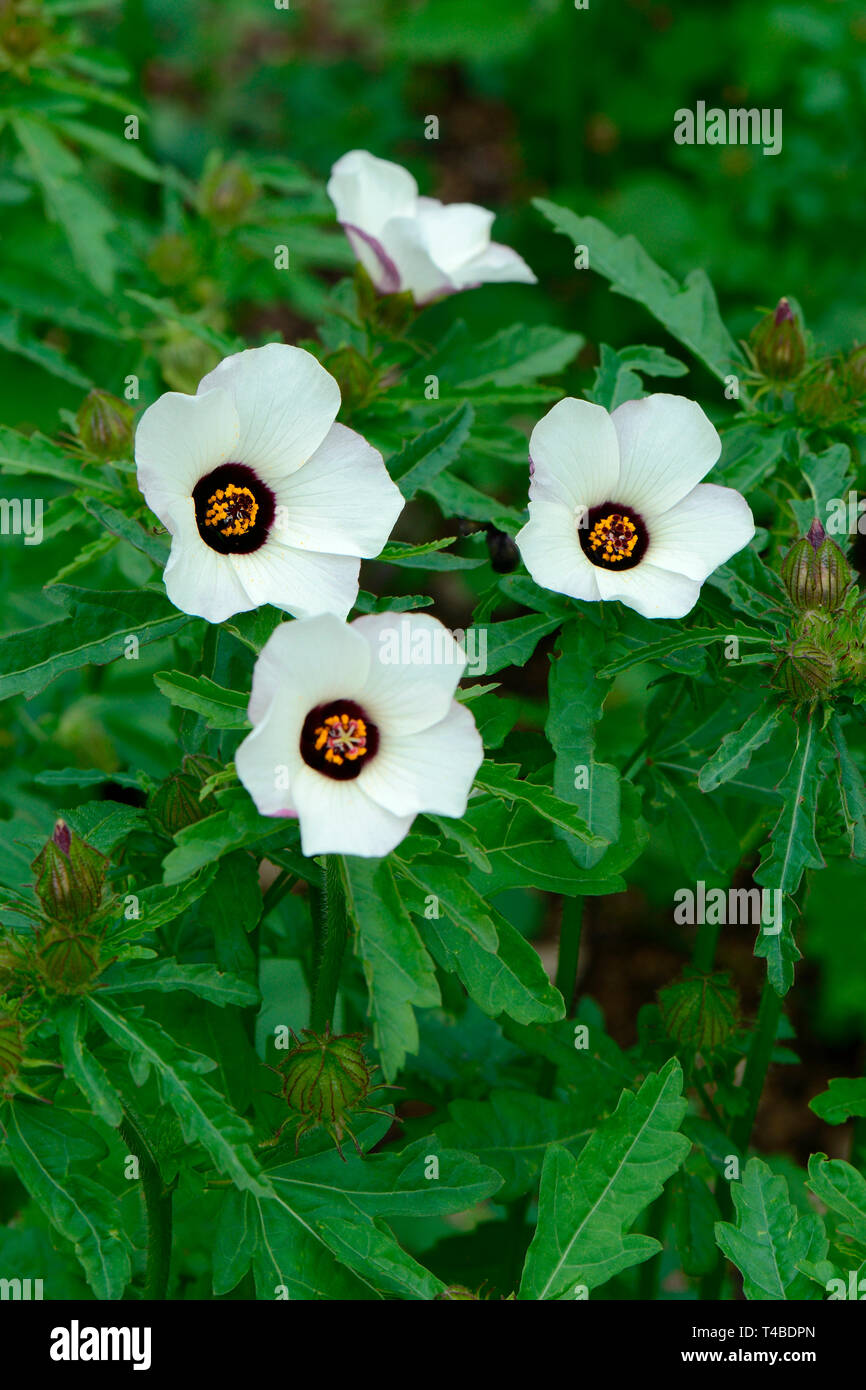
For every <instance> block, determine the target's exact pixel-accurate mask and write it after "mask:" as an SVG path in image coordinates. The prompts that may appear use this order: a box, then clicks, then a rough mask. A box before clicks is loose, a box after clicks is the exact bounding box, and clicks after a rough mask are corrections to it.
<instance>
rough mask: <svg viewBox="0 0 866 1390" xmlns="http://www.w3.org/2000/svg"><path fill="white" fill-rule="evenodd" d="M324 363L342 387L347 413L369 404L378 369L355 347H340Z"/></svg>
mask: <svg viewBox="0 0 866 1390" xmlns="http://www.w3.org/2000/svg"><path fill="white" fill-rule="evenodd" d="M324 365H325V366H326V367H327V369H328V371H329V372H330V373H331V376H333V377H334V378H335V380H336V382H337V385H338V386H339V388H340V397H341V399H342V408H343V410H344V411H345V412H346V413H347V414H351V412H352V411H353V410H357V409H359V408H360V407H361V406H363V405H366V404H367V402H368V401H369V399H370V397H371V396H372V395H373V393H374V391H375V386H376V369H375V367H373V366H372V365H371V364H370V363H369V362H367V361H365V359H364V358H363V357H362V356H361V354H360V353H359V352H357V351H356V350H355V348H353V347H343V348H339V349H338V350H337V352H334V353H331V354H330V356H329V357H328V358H327V359H326V361H325V364H324Z"/></svg>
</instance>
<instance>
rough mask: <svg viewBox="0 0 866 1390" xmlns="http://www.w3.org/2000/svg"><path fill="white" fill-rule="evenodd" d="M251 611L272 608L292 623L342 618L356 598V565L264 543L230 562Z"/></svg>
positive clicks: (352, 561)
mask: <svg viewBox="0 0 866 1390" xmlns="http://www.w3.org/2000/svg"><path fill="white" fill-rule="evenodd" d="M229 559H230V561H231V564H232V566H233V568H234V571H235V574H236V575H237V578H238V580H239V581H240V583H241V584H242V585H243V588H244V591H245V593H246V594H247V595H248V597H249V599H250V604H249V606H250V607H259V606H260V605H261V604H264V603H272V604H273V605H274V607H275V608H282V609H283V610H284V612H286V613H291V614H292V616H293V617H295V618H313V617H315V616H316V614H318V613H336V614H337V616H338V617H340V618H345V617H346V616H347V614H348V613H349V610H350V609H351V608H352V605H353V604H354V602H355V599H356V598H357V597H358V574H359V572H360V569H361V562H360V560H357V559H355V558H354V557H353V556H351V555H319V554H317V553H316V552H311V551H306V550H296V549H295V548H294V547H293V546H288V545H282V544H281V542H280V541H279V540H277V539H276V538H273V539H268V540H267V541H265V544H264V545H263V546H261V548H260V549H259V550H254V551H252V552H251V553H250V554H249V555H231V556H229Z"/></svg>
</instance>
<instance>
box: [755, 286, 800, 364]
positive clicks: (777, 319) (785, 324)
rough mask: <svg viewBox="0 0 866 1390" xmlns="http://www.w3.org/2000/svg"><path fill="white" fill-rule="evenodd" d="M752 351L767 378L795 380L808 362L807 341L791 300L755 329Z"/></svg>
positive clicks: (781, 302) (767, 316)
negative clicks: (792, 307) (790, 302)
mask: <svg viewBox="0 0 866 1390" xmlns="http://www.w3.org/2000/svg"><path fill="white" fill-rule="evenodd" d="M751 342H752V351H753V352H754V354H755V361H756V362H757V364H758V369H759V370H760V372H761V373H762V375H763V376H765V377H767V378H768V380H770V381H792V380H793V378H794V377H796V376H799V375H800V373H801V371H802V370H803V367H804V366H805V363H806V340H805V338H804V337H803V333H802V330H801V328H800V325H799V324H798V323H797V320H796V318H795V316H794V312H793V310H792V309H791V306H790V304H789V303H788V301H787V299H780V300H779V303H778V304H777V305H776V308H775V309H774V310H773V312H772V313H770V314H767V315H766V317H765V318H763V319H761V322H760V323H759V324H758V325H757V326H756V327H755V328H754V329H753V330H752V338H751Z"/></svg>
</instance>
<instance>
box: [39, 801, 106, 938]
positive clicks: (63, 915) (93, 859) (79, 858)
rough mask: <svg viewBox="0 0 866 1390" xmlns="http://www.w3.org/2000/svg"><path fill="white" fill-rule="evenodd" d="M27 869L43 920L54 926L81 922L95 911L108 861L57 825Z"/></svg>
mask: <svg viewBox="0 0 866 1390" xmlns="http://www.w3.org/2000/svg"><path fill="white" fill-rule="evenodd" d="M30 867H31V869H32V870H33V872H34V873H35V875H36V883H35V885H34V887H35V891H36V896H37V898H38V899H39V901H40V902H41V904H42V909H43V911H44V912H45V914H46V916H48V917H51V918H53V919H54V920H55V921H58V922H84V921H87V919H88V918H90V917H92V916H93V914H94V913H95V912H97V911H98V909H99V906H100V904H101V902H102V890H103V886H104V884H105V875H106V872H107V870H108V860H107V859H106V857H105V855H104V854H100V853H99V850H96V849H94V848H93V846H92V845H89V844H87V842H86V841H85V840H82V839H81V837H80V836H78V835H76V834H75V831H74V830H70V828H69V826H68V825H67V824H66V822H65V821H63V820H59V821H57V823H56V825H55V827H54V833H53V834H52V836H51V839H50V840H48V841H47V842H46V844H45V847H44V849H42V850H40V852H39V853H38V854H37V856H36V858H35V859H34V860H33V863H32V864H31V865H30Z"/></svg>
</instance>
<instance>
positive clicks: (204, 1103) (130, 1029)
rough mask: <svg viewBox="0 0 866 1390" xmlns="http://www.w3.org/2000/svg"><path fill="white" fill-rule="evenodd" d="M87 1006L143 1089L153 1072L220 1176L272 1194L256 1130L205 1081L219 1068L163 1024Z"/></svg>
mask: <svg viewBox="0 0 866 1390" xmlns="http://www.w3.org/2000/svg"><path fill="white" fill-rule="evenodd" d="M87 1007H88V1009H89V1010H90V1012H91V1013H92V1015H93V1017H94V1019H95V1020H96V1021H97V1022H98V1023H99V1025H100V1026H101V1027H102V1028H103V1029H104V1030H105V1032H106V1033H107V1034H108V1036H109V1037H110V1038H111V1040H112V1042H115V1043H117V1045H118V1047H121V1048H123V1050H124V1051H125V1052H127V1053H128V1054H129V1060H130V1070H131V1071H132V1073H133V1079H134V1080H136V1082H137V1083H138V1084H141V1082H142V1080H143V1079H144V1075H145V1074H146V1072H147V1071H148V1070H149V1069H150V1068H153V1071H154V1072H155V1073H156V1077H157V1081H158V1083H159V1088H160V1094H161V1095H162V1098H163V1102H164V1103H165V1104H166V1105H170V1106H171V1108H172V1109H173V1110H174V1112H175V1114H176V1115H177V1117H178V1119H179V1120H180V1123H181V1126H182V1128H183V1132H184V1136H185V1138H186V1139H187V1141H188V1142H190V1143H193V1142H195V1143H199V1144H201V1145H202V1146H203V1147H204V1148H205V1149H206V1150H207V1152H208V1154H209V1155H210V1157H211V1159H212V1161H213V1163H214V1164H215V1165H216V1167H217V1168H218V1169H219V1171H220V1172H221V1173H225V1174H226V1175H227V1176H228V1177H230V1178H231V1179H232V1181H233V1182H234V1183H235V1185H236V1186H237V1187H240V1188H247V1189H249V1191H251V1192H254V1193H258V1194H260V1195H264V1194H266V1193H267V1187H266V1186H265V1184H264V1183H263V1182H262V1179H261V1170H260V1167H259V1164H258V1162H257V1160H256V1158H255V1157H254V1155H253V1152H252V1149H251V1147H250V1145H251V1143H252V1139H253V1133H252V1130H251V1129H250V1126H249V1125H248V1123H247V1121H246V1120H244V1119H242V1118H241V1116H240V1115H238V1114H237V1113H236V1112H235V1111H234V1110H232V1108H231V1106H230V1105H229V1104H228V1102H227V1101H226V1100H225V1098H224V1097H223V1096H221V1095H220V1093H219V1092H218V1091H216V1090H214V1088H213V1087H212V1086H210V1085H209V1084H208V1082H206V1081H204V1080H203V1079H202V1072H203V1071H211V1070H213V1069H214V1067H215V1063H214V1062H212V1061H211V1059H210V1058H209V1057H202V1056H201V1055H200V1054H199V1053H196V1052H190V1051H189V1049H188V1048H185V1047H181V1045H180V1044H179V1043H177V1042H175V1040H174V1039H173V1038H171V1037H169V1035H168V1034H167V1033H166V1032H165V1030H164V1029H163V1028H161V1027H160V1025H159V1024H157V1023H155V1022H153V1021H148V1020H146V1019H144V1018H143V1017H142V1016H141V1015H140V1014H133V1013H129V1014H127V1015H121V1014H119V1013H116V1012H115V1011H114V1010H113V1009H111V1008H109V1007H107V1006H106V1005H105V1004H103V1003H102V1002H101V1000H99V999H96V998H92V997H91V998H89V999H88V1000H87Z"/></svg>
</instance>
